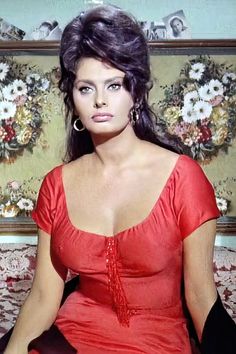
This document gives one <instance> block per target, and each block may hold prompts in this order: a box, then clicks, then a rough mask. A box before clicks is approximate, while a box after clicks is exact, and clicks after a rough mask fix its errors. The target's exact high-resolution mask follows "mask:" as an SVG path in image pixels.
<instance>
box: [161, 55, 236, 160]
mask: <svg viewBox="0 0 236 354" xmlns="http://www.w3.org/2000/svg"><path fill="white" fill-rule="evenodd" d="M161 88H162V89H163V90H164V99H163V100H161V101H159V102H158V103H157V105H156V108H157V112H158V118H159V121H160V123H161V125H164V129H165V131H166V132H167V133H168V134H169V136H170V137H174V139H175V140H176V141H177V144H178V145H179V146H180V147H181V150H182V151H184V152H185V153H187V154H188V155H190V156H191V157H192V158H194V159H196V160H198V161H199V162H205V163H206V162H209V161H210V160H211V159H212V158H213V157H215V156H217V155H218V153H219V152H220V151H223V152H225V153H227V152H228V148H229V146H231V145H232V142H233V139H234V138H235V135H236V71H235V68H233V67H232V65H230V64H226V63H217V62H215V61H214V60H213V59H212V58H211V57H210V56H200V57H194V58H191V59H188V60H187V62H186V63H185V64H184V65H183V67H182V69H181V70H180V74H179V77H178V79H177V80H176V81H175V82H174V83H173V84H171V85H170V86H168V85H164V86H162V87H161Z"/></svg>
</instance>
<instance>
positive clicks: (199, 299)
mask: <svg viewBox="0 0 236 354" xmlns="http://www.w3.org/2000/svg"><path fill="white" fill-rule="evenodd" d="M215 233H216V220H209V221H207V222H205V223H203V224H202V225H201V226H199V227H198V228H197V229H196V230H194V231H193V232H192V234H191V235H189V236H188V237H187V238H185V239H184V241H183V255H184V259H183V262H184V288H185V297H186V302H187V306H188V309H189V311H190V313H191V316H192V318H193V322H194V324H195V328H196V330H197V333H198V336H199V338H201V333H202V330H203V326H204V323H205V320H206V318H207V315H208V313H209V311H210V309H211V307H212V305H213V304H214V302H215V300H216V297H217V292H216V286H215V282H214V275H213V252H214V241H215Z"/></svg>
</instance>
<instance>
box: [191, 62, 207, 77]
mask: <svg viewBox="0 0 236 354" xmlns="http://www.w3.org/2000/svg"><path fill="white" fill-rule="evenodd" d="M204 70H205V65H204V64H202V63H195V64H193V65H192V66H191V70H190V71H189V77H190V79H194V80H197V81H199V80H200V79H201V77H202V74H203V72H204Z"/></svg>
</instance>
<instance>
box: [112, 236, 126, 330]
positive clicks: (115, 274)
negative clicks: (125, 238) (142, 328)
mask: <svg viewBox="0 0 236 354" xmlns="http://www.w3.org/2000/svg"><path fill="white" fill-rule="evenodd" d="M117 254H118V250H117V239H115V238H114V237H108V238H107V248H106V266H107V271H108V289H109V292H110V294H111V296H112V300H113V306H114V309H115V311H116V314H117V318H118V320H119V322H120V324H121V325H122V326H124V327H129V321H130V317H131V315H132V310H131V309H129V307H128V302H127V298H126V295H125V292H124V288H123V286H122V283H121V279H120V274H119V271H118V265H117V258H118V257H117Z"/></svg>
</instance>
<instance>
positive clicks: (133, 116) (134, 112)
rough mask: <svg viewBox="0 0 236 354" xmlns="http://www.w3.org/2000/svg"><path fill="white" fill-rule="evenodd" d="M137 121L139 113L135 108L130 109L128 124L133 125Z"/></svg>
mask: <svg viewBox="0 0 236 354" xmlns="http://www.w3.org/2000/svg"><path fill="white" fill-rule="evenodd" d="M138 120H139V112H138V110H137V109H136V108H134V107H133V108H132V109H131V111H130V123H131V125H135V124H136V122H137V121H138Z"/></svg>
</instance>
